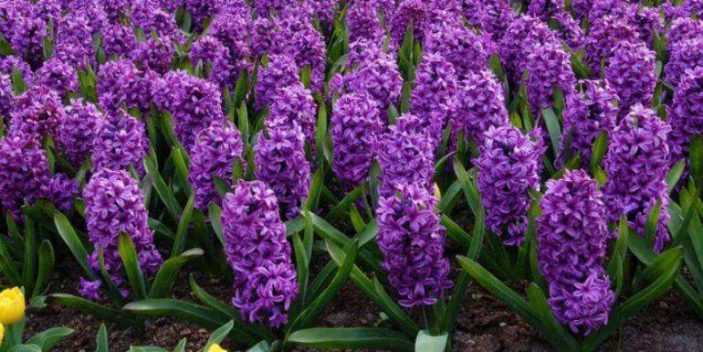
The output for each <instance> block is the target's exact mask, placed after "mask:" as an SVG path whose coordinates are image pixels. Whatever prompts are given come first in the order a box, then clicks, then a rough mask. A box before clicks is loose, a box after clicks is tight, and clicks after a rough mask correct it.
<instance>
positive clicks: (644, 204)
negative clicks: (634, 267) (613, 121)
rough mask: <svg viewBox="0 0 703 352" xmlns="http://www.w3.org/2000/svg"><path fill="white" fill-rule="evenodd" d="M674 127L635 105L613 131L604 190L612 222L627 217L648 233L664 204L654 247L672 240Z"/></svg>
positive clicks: (656, 247)
mask: <svg viewBox="0 0 703 352" xmlns="http://www.w3.org/2000/svg"><path fill="white" fill-rule="evenodd" d="M670 132H671V127H670V126H669V124H668V123H666V122H664V121H662V120H661V119H660V118H659V116H657V115H656V113H655V112H654V111H652V110H650V109H647V108H644V107H642V105H635V106H633V107H632V110H631V112H630V113H629V114H628V115H627V116H626V117H625V118H624V119H623V120H622V121H620V124H619V125H618V126H617V127H615V129H614V130H613V131H612V132H611V133H610V140H609V143H608V144H609V145H608V153H607V154H606V156H605V173H606V175H607V177H608V181H607V182H606V184H605V187H604V190H603V193H604V194H605V202H606V205H607V206H608V209H610V221H612V222H616V221H618V219H619V218H620V216H625V217H626V218H627V219H628V221H629V223H630V226H631V227H632V228H633V229H634V230H635V232H636V233H638V234H640V235H644V229H645V225H646V223H647V217H648V216H649V214H650V213H651V211H652V209H653V208H654V206H655V205H656V203H657V202H660V203H661V209H660V213H659V223H658V226H657V236H656V239H655V243H654V250H655V251H657V252H660V251H661V250H662V249H663V248H664V245H665V244H666V243H667V242H668V241H669V232H668V230H667V227H666V224H668V223H669V190H668V186H667V184H666V174H667V172H668V171H669V166H670V165H671V164H670V156H671V154H670V150H669V133H670Z"/></svg>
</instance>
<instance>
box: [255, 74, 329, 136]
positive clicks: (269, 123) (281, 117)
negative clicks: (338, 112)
mask: <svg viewBox="0 0 703 352" xmlns="http://www.w3.org/2000/svg"><path fill="white" fill-rule="evenodd" d="M264 123H265V124H266V127H268V128H279V127H280V128H288V129H290V128H294V127H298V128H300V129H301V130H302V131H303V134H305V140H306V141H307V143H308V144H309V145H311V146H314V145H315V125H316V123H317V105H316V104H315V100H314V99H313V98H312V94H311V93H310V90H308V89H306V88H305V87H304V86H303V84H302V83H300V82H296V83H293V84H291V85H289V86H286V87H283V88H280V89H279V90H278V92H277V93H276V95H275V96H274V97H273V100H272V102H271V107H270V108H269V115H268V117H267V118H266V120H265V121H264Z"/></svg>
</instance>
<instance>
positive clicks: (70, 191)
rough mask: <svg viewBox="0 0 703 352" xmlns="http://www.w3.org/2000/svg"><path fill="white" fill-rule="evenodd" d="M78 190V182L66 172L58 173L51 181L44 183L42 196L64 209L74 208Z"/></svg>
mask: <svg viewBox="0 0 703 352" xmlns="http://www.w3.org/2000/svg"><path fill="white" fill-rule="evenodd" d="M78 191H79V189H78V182H76V181H75V180H73V179H70V178H68V176H66V175H65V174H57V175H55V176H54V177H53V178H52V179H51V180H49V183H47V184H45V185H42V196H43V197H45V198H47V199H49V200H50V201H51V202H52V203H54V205H55V206H56V207H57V208H59V209H61V210H62V211H69V210H71V208H73V199H74V198H75V197H76V195H78Z"/></svg>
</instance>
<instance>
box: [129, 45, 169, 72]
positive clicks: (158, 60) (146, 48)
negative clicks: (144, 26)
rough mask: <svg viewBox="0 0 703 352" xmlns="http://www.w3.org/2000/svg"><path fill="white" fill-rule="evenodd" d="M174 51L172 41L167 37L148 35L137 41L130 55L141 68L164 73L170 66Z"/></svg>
mask: <svg viewBox="0 0 703 352" xmlns="http://www.w3.org/2000/svg"><path fill="white" fill-rule="evenodd" d="M175 53H176V50H175V49H174V47H173V43H171V41H170V40H169V39H168V38H154V37H152V36H149V37H148V38H146V40H145V41H143V42H140V43H137V45H136V46H135V47H134V49H133V50H132V52H131V54H130V55H131V57H132V58H133V60H134V63H135V64H137V65H138V66H139V67H140V68H141V69H142V70H151V71H155V72H157V73H159V74H165V73H166V72H168V70H169V68H170V67H171V62H173V57H174V55H175Z"/></svg>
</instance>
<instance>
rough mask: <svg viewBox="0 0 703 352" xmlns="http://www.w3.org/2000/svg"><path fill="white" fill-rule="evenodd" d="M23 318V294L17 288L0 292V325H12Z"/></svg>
mask: <svg viewBox="0 0 703 352" xmlns="http://www.w3.org/2000/svg"><path fill="white" fill-rule="evenodd" d="M22 318H24V293H22V290H20V289H19V287H14V288H8V289H5V290H3V291H2V292H0V324H3V325H10V324H14V323H16V322H18V321H20V320H22Z"/></svg>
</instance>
